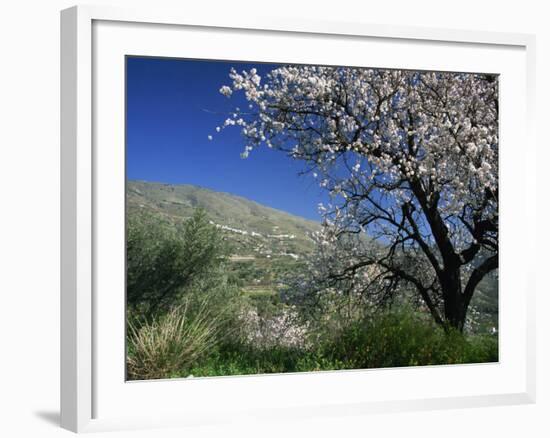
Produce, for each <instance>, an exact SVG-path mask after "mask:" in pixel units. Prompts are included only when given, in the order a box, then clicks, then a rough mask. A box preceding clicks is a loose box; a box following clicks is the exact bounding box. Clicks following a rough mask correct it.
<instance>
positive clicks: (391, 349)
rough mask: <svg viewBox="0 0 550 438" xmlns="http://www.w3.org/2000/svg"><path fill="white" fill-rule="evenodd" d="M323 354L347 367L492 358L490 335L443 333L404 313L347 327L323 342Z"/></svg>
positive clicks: (387, 314)
mask: <svg viewBox="0 0 550 438" xmlns="http://www.w3.org/2000/svg"><path fill="white" fill-rule="evenodd" d="M322 349H323V354H324V356H326V357H330V358H332V359H333V360H339V361H341V362H343V363H345V364H347V365H346V366H348V367H351V368H383V367H401V366H415V365H440V364H457V363H472V362H494V361H497V360H498V342H497V339H496V338H495V337H489V336H486V337H483V336H465V335H463V334H462V333H459V332H458V331H450V332H445V331H444V330H443V329H442V328H441V327H439V326H438V325H436V324H435V323H434V322H432V320H431V319H430V318H428V317H424V316H423V315H421V314H419V313H417V312H414V311H412V310H410V309H400V310H393V311H385V312H381V313H379V314H376V315H372V316H369V317H365V318H364V319H363V320H361V321H355V322H352V323H350V324H349V325H348V326H346V327H345V328H344V329H342V330H341V331H340V332H338V333H336V334H334V335H331V336H329V337H327V338H325V339H324V341H323V345H322Z"/></svg>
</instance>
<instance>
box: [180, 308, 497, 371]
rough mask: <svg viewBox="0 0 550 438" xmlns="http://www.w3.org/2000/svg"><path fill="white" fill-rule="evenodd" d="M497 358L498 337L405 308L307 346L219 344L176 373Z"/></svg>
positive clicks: (342, 367) (363, 366) (340, 367)
mask: <svg viewBox="0 0 550 438" xmlns="http://www.w3.org/2000/svg"><path fill="white" fill-rule="evenodd" d="M496 361H498V338H497V337H495V336H488V335H475V336H473V335H472V336H465V335H463V334H461V333H458V332H450V333H446V332H445V331H444V330H442V329H441V328H439V327H437V326H435V325H434V324H433V323H432V322H431V321H429V320H426V319H425V318H424V317H422V316H421V315H418V314H415V313H412V312H410V311H408V310H398V311H391V312H385V313H383V314H381V315H377V316H376V317H372V318H369V319H366V320H364V321H358V322H354V323H352V324H350V325H348V326H347V327H346V328H345V329H343V330H341V331H339V332H336V333H330V334H326V333H325V334H324V337H323V338H322V339H320V340H319V342H317V343H316V344H315V345H314V346H313V347H312V348H309V349H298V348H290V347H282V346H273V347H270V348H255V347H254V346H246V345H243V344H239V343H226V344H220V345H219V346H218V347H217V348H216V349H215V350H214V351H212V352H211V353H210V354H209V355H208V356H206V357H204V358H203V360H200V361H198V362H197V363H196V364H194V365H193V366H191V367H189V368H185V369H181V370H180V371H179V373H178V376H179V377H185V376H188V375H193V376H195V377H201V376H227V375H246V374H266V373H288V372H307V371H329V370H346V369H366V368H385V367H406V366H420V365H446V364H465V363H485V362H496Z"/></svg>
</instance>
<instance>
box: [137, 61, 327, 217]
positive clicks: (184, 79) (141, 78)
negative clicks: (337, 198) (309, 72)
mask: <svg viewBox="0 0 550 438" xmlns="http://www.w3.org/2000/svg"><path fill="white" fill-rule="evenodd" d="M231 67H235V68H236V69H237V70H243V69H247V70H248V69H250V68H252V67H256V68H257V69H258V72H259V74H260V75H263V74H265V72H267V71H269V70H270V69H271V68H273V67H274V66H273V65H269V64H247V63H239V62H226V61H223V62H216V61H197V60H183V59H167V58H142V57H139V58H138V57H129V58H127V111H126V171H127V177H128V179H131V180H144V181H155V182H164V183H171V184H194V185H198V186H201V187H206V188H209V189H213V190H216V191H223V192H229V193H233V194H236V195H239V196H243V197H245V198H248V199H251V200H254V201H256V202H259V203H261V204H264V205H267V206H270V207H273V208H277V209H280V210H284V211H287V212H289V213H292V214H295V215H299V216H303V217H307V218H309V219H314V220H319V215H318V213H317V205H318V203H319V202H321V201H322V200H324V199H325V196H324V195H323V194H322V192H321V189H319V187H318V186H317V185H316V183H315V182H314V180H313V178H312V177H311V175H306V176H299V175H298V173H299V172H300V170H301V169H302V164H301V163H299V162H297V161H295V160H292V159H291V158H288V157H287V156H285V155H284V154H283V153H282V152H278V151H274V150H271V149H268V148H266V147H262V148H259V149H256V150H254V151H252V152H251V154H250V156H249V157H248V158H247V159H242V158H241V157H240V153H241V152H242V151H243V148H244V142H243V138H242V137H241V135H240V133H239V130H238V129H237V128H235V127H233V128H231V127H230V128H227V129H225V130H223V131H222V132H220V133H216V131H215V128H216V126H219V125H221V124H222V123H223V121H224V120H225V118H227V116H228V114H230V113H231V110H232V108H234V107H235V106H241V107H245V104H244V101H243V100H239V99H242V98H241V97H240V96H239V97H238V98H235V97H236V96H234V97H232V98H231V99H227V98H226V97H224V96H222V95H221V94H220V93H219V91H218V90H219V88H220V87H221V86H222V85H226V84H229V83H230V80H229V77H228V74H229V69H230V68H231ZM209 135H212V136H213V140H212V141H209V140H208V136H209Z"/></svg>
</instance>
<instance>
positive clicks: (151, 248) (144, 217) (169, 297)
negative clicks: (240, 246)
mask: <svg viewBox="0 0 550 438" xmlns="http://www.w3.org/2000/svg"><path fill="white" fill-rule="evenodd" d="M225 255H226V246H225V243H224V242H223V238H222V235H221V233H220V232H219V230H217V229H216V228H215V227H214V226H213V225H211V224H210V223H209V222H208V220H207V218H206V214H205V212H204V211H203V210H200V209H197V210H196V211H195V213H194V215H193V217H191V218H190V219H188V220H186V221H185V222H184V223H183V224H179V225H178V224H170V223H167V222H165V221H163V219H162V217H160V216H155V215H152V214H145V213H141V214H137V213H136V214H133V215H129V216H128V222H127V243H126V260H127V268H126V272H127V274H126V275H127V277H126V278H127V286H126V291H127V295H126V296H127V304H128V307H129V308H130V309H131V310H133V311H135V312H136V313H138V314H140V315H144V316H147V317H152V316H154V315H157V314H160V313H162V312H165V311H166V310H167V309H169V308H170V307H172V306H174V305H177V304H178V302H180V301H181V299H182V297H183V296H184V295H185V292H186V291H187V290H188V289H189V288H191V287H196V285H197V284H198V283H201V282H204V281H205V280H208V279H209V278H211V277H212V273H213V272H216V271H219V267H220V265H221V264H222V263H223V261H224V258H225Z"/></svg>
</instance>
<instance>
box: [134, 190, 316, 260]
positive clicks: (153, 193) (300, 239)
mask: <svg viewBox="0 0 550 438" xmlns="http://www.w3.org/2000/svg"><path fill="white" fill-rule="evenodd" d="M126 192H127V209H128V214H132V212H134V211H139V210H142V211H143V210H145V211H150V212H154V213H156V214H159V215H162V216H164V217H165V218H168V219H169V220H174V221H177V220H183V219H185V218H187V217H190V216H191V215H192V214H193V211H194V210H195V209H196V208H199V207H200V208H203V209H204V210H205V211H206V214H207V216H208V218H209V220H210V221H211V222H212V223H213V224H215V225H216V226H217V227H218V228H220V230H221V231H222V232H223V233H224V235H225V236H226V238H227V240H228V242H229V243H230V244H231V245H232V252H233V258H234V260H247V259H251V258H252V257H254V258H268V259H269V258H280V257H286V258H290V259H294V260H298V259H300V258H302V256H303V255H304V254H305V253H308V252H310V251H311V250H312V249H313V241H312V239H311V238H310V237H309V236H310V235H311V233H312V232H315V231H317V230H319V229H320V225H319V224H318V223H317V222H314V221H310V220H307V219H304V218H301V217H298V216H294V215H291V214H289V213H286V212H283V211H280V210H276V209H273V208H270V207H266V206H263V205H261V204H258V203H256V202H253V201H250V200H248V199H245V198H242V197H239V196H235V195H232V194H229V193H223V192H215V191H213V190H208V189H205V188H201V187H196V186H192V185H171V184H162V183H150V182H143V181H129V182H128V185H127V191H126Z"/></svg>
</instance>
